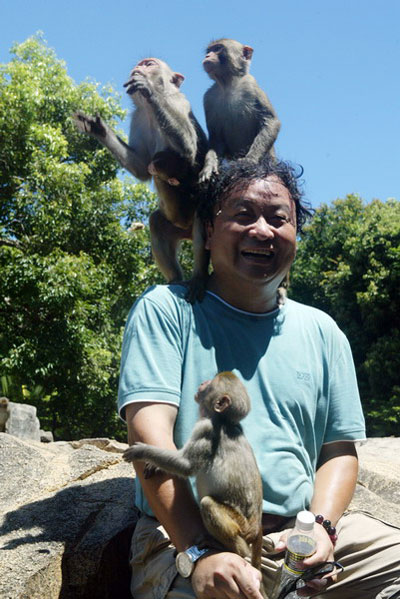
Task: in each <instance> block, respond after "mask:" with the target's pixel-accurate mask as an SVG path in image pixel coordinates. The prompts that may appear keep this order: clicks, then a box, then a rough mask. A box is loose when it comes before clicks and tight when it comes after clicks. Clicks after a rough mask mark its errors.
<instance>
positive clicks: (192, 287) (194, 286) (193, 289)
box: [185, 274, 208, 304]
mask: <svg viewBox="0 0 400 599" xmlns="http://www.w3.org/2000/svg"><path fill="white" fill-rule="evenodd" d="M207 279H208V275H205V276H204V275H203V274H201V275H197V276H194V277H192V278H191V279H190V280H189V281H187V282H186V283H185V285H186V286H187V291H186V294H185V300H186V301H187V302H189V303H190V304H194V303H195V302H197V301H198V302H202V301H203V299H204V295H205V292H206V285H207Z"/></svg>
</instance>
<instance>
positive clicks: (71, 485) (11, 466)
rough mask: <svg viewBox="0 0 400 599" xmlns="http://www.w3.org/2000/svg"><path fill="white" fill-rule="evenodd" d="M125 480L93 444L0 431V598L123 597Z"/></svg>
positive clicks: (129, 474)
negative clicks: (35, 439) (42, 440)
mask: <svg viewBox="0 0 400 599" xmlns="http://www.w3.org/2000/svg"><path fill="white" fill-rule="evenodd" d="M110 443H112V442H110ZM125 447H127V446H125ZM133 483H134V474H133V471H132V467H131V466H130V465H129V464H125V463H124V462H123V461H122V458H121V455H120V454H117V453H111V452H110V451H104V450H103V449H99V448H98V447H96V445H95V444H93V443H90V444H89V443H83V444H81V445H79V446H78V447H77V448H76V449H74V447H73V445H72V444H71V443H66V442H60V443H58V442H56V443H46V444H41V443H35V442H32V441H30V442H27V441H23V440H21V439H18V438H15V437H13V436H11V435H8V434H5V433H0V506H1V512H0V534H1V537H0V597H1V598H2V599H39V598H40V599H53V598H54V599H56V598H57V599H58V598H61V599H69V598H71V599H72V598H74V599H81V598H83V599H97V598H98V599H111V598H118V599H125V598H127V599H128V598H129V596H130V595H129V569H128V562H127V560H128V553H129V542H130V537H131V534H132V531H133V527H134V524H135V522H136V519H137V515H136V512H135V509H134V507H133V498H134V488H133Z"/></svg>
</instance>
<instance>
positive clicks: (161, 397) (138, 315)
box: [118, 296, 183, 420]
mask: <svg viewBox="0 0 400 599" xmlns="http://www.w3.org/2000/svg"><path fill="white" fill-rule="evenodd" d="M182 355H183V350H182V327H181V322H180V319H179V314H178V310H177V309H175V310H174V305H173V304H171V303H168V302H165V306H164V305H160V303H158V302H157V301H154V300H153V299H152V298H151V297H148V296H143V297H141V298H140V299H139V300H138V301H137V302H136V304H135V305H134V306H133V308H132V310H131V312H130V314H129V316H128V321H127V323H126V327H125V332H124V339H123V344H122V354H121V370H120V381H119V390H118V411H119V414H120V416H121V418H123V419H124V420H125V408H126V406H127V405H128V404H130V403H133V402H139V401H141V402H143V401H144V402H146V401H149V402H161V403H169V404H173V405H176V406H178V405H179V402H180V390H181V377H182Z"/></svg>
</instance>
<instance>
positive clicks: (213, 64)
mask: <svg viewBox="0 0 400 599" xmlns="http://www.w3.org/2000/svg"><path fill="white" fill-rule="evenodd" d="M252 56H253V48H251V47H250V46H246V45H244V44H241V43H240V42H237V41H236V40H231V39H219V40H216V41H215V42H211V44H209V46H208V48H207V51H206V56H205V58H204V60H203V67H204V70H205V71H206V73H207V74H208V75H209V76H210V78H211V79H213V80H214V81H215V83H214V85H212V86H211V87H210V89H208V90H207V91H206V93H205V95H204V110H205V113H206V121H207V129H208V134H209V146H210V149H209V150H208V152H207V154H206V158H205V164H204V167H203V169H202V171H201V173H200V181H206V180H208V179H209V178H210V177H211V175H212V174H213V173H215V172H218V162H219V160H221V159H222V158H228V159H237V158H243V157H246V158H247V159H249V160H252V161H254V162H257V161H259V160H260V159H261V158H262V157H263V155H264V154H266V153H270V154H271V155H272V156H275V154H274V149H273V145H274V143H275V140H276V138H277V135H278V133H279V129H280V126H281V125H280V122H279V119H278V117H277V116H276V113H275V110H274V108H273V106H272V104H271V102H270V100H269V98H268V96H267V95H266V93H265V92H264V91H263V90H262V89H261V88H260V87H259V86H258V84H257V81H256V80H255V79H254V77H253V76H252V75H250V73H249V69H250V63H251V58H252Z"/></svg>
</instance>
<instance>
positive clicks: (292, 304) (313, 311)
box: [287, 299, 338, 329]
mask: <svg viewBox="0 0 400 599" xmlns="http://www.w3.org/2000/svg"><path fill="white" fill-rule="evenodd" d="M287 310H288V313H289V314H291V315H294V316H295V317H296V318H299V319H301V320H302V321H303V322H307V321H308V322H310V323H311V322H313V323H315V324H316V325H318V326H320V327H323V328H331V329H338V325H337V324H336V322H335V320H334V319H333V318H332V316H330V315H329V314H327V313H326V312H324V311H323V310H320V309H319V308H315V307H314V306H309V305H307V304H302V303H300V302H297V301H295V300H293V299H288V300H287Z"/></svg>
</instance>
